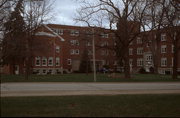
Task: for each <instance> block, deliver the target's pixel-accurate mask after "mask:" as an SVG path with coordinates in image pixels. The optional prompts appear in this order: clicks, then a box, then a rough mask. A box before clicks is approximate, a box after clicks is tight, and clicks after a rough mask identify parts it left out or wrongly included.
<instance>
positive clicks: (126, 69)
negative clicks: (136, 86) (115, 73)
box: [124, 50, 131, 79]
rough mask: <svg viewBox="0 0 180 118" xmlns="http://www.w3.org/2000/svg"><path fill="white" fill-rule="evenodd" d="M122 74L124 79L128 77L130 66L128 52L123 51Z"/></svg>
mask: <svg viewBox="0 0 180 118" xmlns="http://www.w3.org/2000/svg"><path fill="white" fill-rule="evenodd" d="M128 51H129V50H128ZM124 62H125V63H124V74H125V78H126V79H130V78H131V76H130V66H129V53H128V52H127V53H125V56H124Z"/></svg>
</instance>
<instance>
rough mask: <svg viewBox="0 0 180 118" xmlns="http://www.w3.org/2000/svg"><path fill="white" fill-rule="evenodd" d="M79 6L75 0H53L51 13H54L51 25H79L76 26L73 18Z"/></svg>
mask: <svg viewBox="0 0 180 118" xmlns="http://www.w3.org/2000/svg"><path fill="white" fill-rule="evenodd" d="M78 7H79V4H78V3H77V2H76V0H55V3H54V8H53V11H54V12H55V16H54V19H53V20H52V21H51V23H55V24H64V25H81V24H76V23H75V21H74V20H73V18H75V13H76V9H77V8H78Z"/></svg>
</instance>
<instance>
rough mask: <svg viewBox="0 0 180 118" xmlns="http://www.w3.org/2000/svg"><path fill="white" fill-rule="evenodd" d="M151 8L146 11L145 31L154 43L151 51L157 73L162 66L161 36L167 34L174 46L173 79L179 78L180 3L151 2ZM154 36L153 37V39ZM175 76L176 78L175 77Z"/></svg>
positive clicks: (162, 0) (168, 0)
mask: <svg viewBox="0 0 180 118" xmlns="http://www.w3.org/2000/svg"><path fill="white" fill-rule="evenodd" d="M148 2H149V6H148V8H147V9H146V11H145V15H146V17H145V20H144V31H146V30H148V31H149V32H151V33H149V35H151V38H152V39H154V40H151V41H152V43H151V44H152V45H151V51H152V54H153V62H154V69H155V73H158V67H159V66H160V61H159V60H160V59H159V54H160V48H159V45H160V41H161V34H162V33H166V34H167V37H170V39H171V41H170V43H173V45H174V54H173V57H174V65H173V78H177V64H178V63H177V60H178V46H179V38H178V37H179V27H178V26H179V24H180V22H179V19H180V17H179V16H180V12H179V10H180V9H179V1H177V0H161V1H158V0H149V1H148ZM145 27H146V28H145ZM152 36H153V37H152ZM174 75H175V76H174Z"/></svg>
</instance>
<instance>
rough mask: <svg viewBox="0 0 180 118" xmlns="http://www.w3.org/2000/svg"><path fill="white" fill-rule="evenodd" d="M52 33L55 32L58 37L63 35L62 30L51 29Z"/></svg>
mask: <svg viewBox="0 0 180 118" xmlns="http://www.w3.org/2000/svg"><path fill="white" fill-rule="evenodd" d="M52 30H53V31H54V32H56V33H57V34H59V35H63V29H57V28H53V29H52Z"/></svg>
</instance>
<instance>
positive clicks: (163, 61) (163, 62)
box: [161, 58, 167, 66]
mask: <svg viewBox="0 0 180 118" xmlns="http://www.w3.org/2000/svg"><path fill="white" fill-rule="evenodd" d="M161 66H167V58H161Z"/></svg>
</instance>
